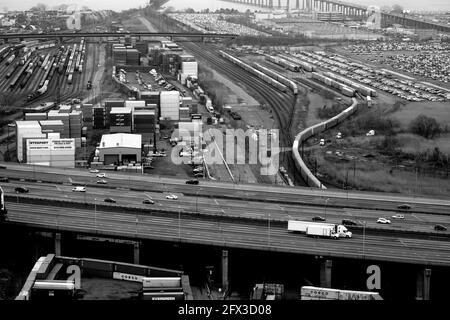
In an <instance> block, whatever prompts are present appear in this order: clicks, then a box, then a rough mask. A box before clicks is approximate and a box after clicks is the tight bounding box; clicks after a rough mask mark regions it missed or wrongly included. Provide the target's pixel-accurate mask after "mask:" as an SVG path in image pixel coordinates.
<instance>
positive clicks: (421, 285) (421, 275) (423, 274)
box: [416, 269, 431, 300]
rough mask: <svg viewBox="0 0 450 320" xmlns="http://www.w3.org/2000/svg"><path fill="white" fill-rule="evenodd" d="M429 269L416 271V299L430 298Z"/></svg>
mask: <svg viewBox="0 0 450 320" xmlns="http://www.w3.org/2000/svg"><path fill="white" fill-rule="evenodd" d="M430 280H431V269H424V270H420V271H419V272H418V273H417V282H416V300H430Z"/></svg>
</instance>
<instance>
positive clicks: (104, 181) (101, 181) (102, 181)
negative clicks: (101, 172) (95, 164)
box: [97, 179, 108, 184]
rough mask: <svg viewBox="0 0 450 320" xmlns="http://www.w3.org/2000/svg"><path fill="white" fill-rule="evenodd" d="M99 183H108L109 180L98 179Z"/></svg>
mask: <svg viewBox="0 0 450 320" xmlns="http://www.w3.org/2000/svg"><path fill="white" fill-rule="evenodd" d="M97 183H98V184H107V183H108V181H106V180H104V179H102V180H98V181H97Z"/></svg>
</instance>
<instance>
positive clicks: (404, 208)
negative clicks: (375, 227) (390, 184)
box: [397, 203, 411, 210]
mask: <svg viewBox="0 0 450 320" xmlns="http://www.w3.org/2000/svg"><path fill="white" fill-rule="evenodd" d="M397 208H399V209H403V210H409V209H411V206H410V205H409V204H406V203H404V204H399V205H398V206H397Z"/></svg>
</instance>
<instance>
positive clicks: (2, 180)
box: [0, 177, 9, 182]
mask: <svg viewBox="0 0 450 320" xmlns="http://www.w3.org/2000/svg"><path fill="white" fill-rule="evenodd" d="M0 182H9V179H8V178H7V177H0Z"/></svg>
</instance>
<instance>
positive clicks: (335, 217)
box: [3, 178, 450, 240]
mask: <svg viewBox="0 0 450 320" xmlns="http://www.w3.org/2000/svg"><path fill="white" fill-rule="evenodd" d="M96 179H97V178H93V179H92V180H93V181H92V182H93V183H95V180H96ZM106 180H108V179H106ZM18 185H20V186H23V187H26V188H28V189H29V190H30V192H29V193H27V194H16V193H15V190H14V188H15V187H16V186H18ZM72 189H73V186H69V185H57V184H56V185H55V184H48V183H34V182H20V183H5V184H3V190H4V192H5V194H6V195H9V196H12V197H13V196H16V199H15V202H19V203H20V202H22V201H23V200H22V199H23V198H39V199H49V200H50V199H51V200H62V201H74V202H78V203H91V204H106V203H105V202H104V199H105V198H113V199H114V200H116V201H117V204H116V205H117V206H120V207H131V208H140V209H149V210H152V209H162V210H168V211H175V212H178V211H181V212H191V213H192V212H198V213H202V214H212V215H218V216H222V215H225V216H233V217H246V218H253V219H262V220H267V219H269V218H270V220H272V221H273V220H276V221H287V220H289V219H298V220H306V221H311V219H312V218H313V217H315V216H321V217H324V218H326V220H327V222H331V223H341V221H342V219H352V220H354V221H356V222H360V223H361V224H362V223H363V221H365V222H366V228H367V232H369V230H373V231H380V230H391V231H392V232H394V231H410V232H419V231H420V232H428V233H430V235H433V234H434V235H446V236H449V235H450V232H449V231H445V232H437V231H434V230H433V227H434V226H435V225H436V224H442V225H447V226H448V228H449V229H450V225H449V224H448V222H449V217H448V216H445V215H431V214H424V213H413V214H405V219H404V220H395V219H392V218H391V216H392V215H394V214H396V212H395V211H384V212H380V211H378V210H371V209H351V208H336V207H332V206H330V207H327V208H326V209H325V207H318V206H309V205H302V206H299V205H291V204H285V203H264V202H260V201H252V200H239V199H221V198H209V197H202V196H201V195H200V193H199V195H198V196H197V194H196V193H194V194H193V195H185V194H184V193H183V192H171V191H170V190H171V189H170V188H167V190H166V191H162V192H155V191H133V190H128V189H123V188H120V189H114V188H103V187H100V186H92V187H87V188H86V192H73V191H72ZM191 192H192V190H191ZM169 194H175V195H177V196H178V200H171V199H167V198H166V196H167V195H169ZM145 199H152V200H154V202H155V204H143V203H142V201H143V200H145ZM10 201H11V200H10ZM7 206H9V202H8V203H7ZM114 206H115V205H114ZM381 213H382V214H381ZM380 216H384V217H387V218H390V219H391V221H392V224H391V225H380V224H377V223H376V220H377V219H378V217H380ZM349 229H350V230H351V229H352V228H351V227H349ZM354 229H355V228H354ZM399 236H402V237H403V236H408V235H404V234H403V235H402V234H399ZM449 240H450V238H449Z"/></svg>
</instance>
